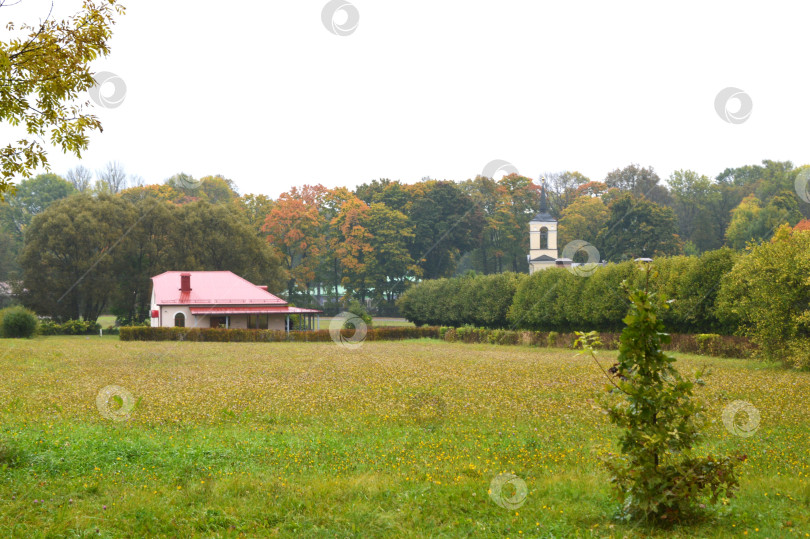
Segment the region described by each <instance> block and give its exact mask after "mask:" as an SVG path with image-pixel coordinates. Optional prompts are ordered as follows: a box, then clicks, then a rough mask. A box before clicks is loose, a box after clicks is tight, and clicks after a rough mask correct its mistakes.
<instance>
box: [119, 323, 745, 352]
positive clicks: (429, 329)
mask: <svg viewBox="0 0 810 539" xmlns="http://www.w3.org/2000/svg"><path fill="white" fill-rule="evenodd" d="M342 333H343V335H345V336H346V337H351V336H352V335H353V334H354V331H353V330H350V329H349V330H342ZM619 336H620V334H619V333H603V334H601V339H602V344H603V345H604V348H605V349H607V350H615V349H617V348H618V346H619ZM119 338H120V339H121V340H122V341H193V342H329V341H331V340H332V337H331V335H330V334H329V331H328V330H319V331H291V332H290V333H286V332H284V331H274V330H262V329H259V330H257V329H224V328H152V327H144V326H123V327H121V328H120V335H119ZM421 338H430V339H441V340H444V341H446V342H463V343H484V344H499V345H524V346H542V347H556V348H573V346H574V341H575V340H576V335H575V334H573V333H557V332H555V331H549V332H543V331H511V330H506V329H486V328H476V327H471V326H464V327H459V328H452V327H435V326H423V327H415V328H403V327H392V328H377V329H369V330H368V333H367V334H366V339H365V340H368V341H399V340H403V339H421ZM666 349H667V350H671V351H676V352H683V353H688V354H703V355H708V356H717V357H735V358H747V357H750V356H751V355H752V353H753V350H754V347H753V345H752V344H751V343H750V342H749V341H748V339H746V338H744V337H729V336H725V335H715V334H705V335H672V342H671V343H670V345H669V346H668V347H667V348H666Z"/></svg>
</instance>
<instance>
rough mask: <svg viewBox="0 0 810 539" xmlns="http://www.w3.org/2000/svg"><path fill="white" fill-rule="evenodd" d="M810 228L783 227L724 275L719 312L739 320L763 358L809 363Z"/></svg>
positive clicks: (733, 321)
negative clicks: (800, 229)
mask: <svg viewBox="0 0 810 539" xmlns="http://www.w3.org/2000/svg"><path fill="white" fill-rule="evenodd" d="M808 275H810V232H807V231H796V232H791V229H790V227H788V226H787V225H785V226H782V227H780V228H779V229H778V230H777V232H776V234H775V235H774V237H773V238H772V239H771V240H770V241H766V242H763V243H761V244H760V245H757V246H755V247H754V248H753V249H752V250H751V252H750V253H748V254H744V255H742V256H740V257H739V258H738V259H737V260H736V263H735V264H734V268H733V269H732V271H731V272H730V273H729V274H728V275H727V277H726V278H724V279H723V281H722V285H721V289H720V292H719V297H718V312H719V314H720V317H721V318H722V319H723V320H724V321H725V322H726V323H728V324H730V325H739V332H740V333H741V334H743V335H747V336H748V337H750V338H751V340H752V341H754V342H755V343H756V344H757V345H758V346H759V349H760V354H761V356H762V357H764V358H765V359H769V360H776V361H783V362H785V363H788V364H792V365H795V366H796V367H808V366H810V359H808V355H807V350H808V349H810V281H808V278H807V276H808Z"/></svg>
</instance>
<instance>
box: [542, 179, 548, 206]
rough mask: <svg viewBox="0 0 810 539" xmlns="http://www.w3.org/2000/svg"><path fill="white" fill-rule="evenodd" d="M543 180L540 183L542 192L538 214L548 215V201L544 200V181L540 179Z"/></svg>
mask: <svg viewBox="0 0 810 539" xmlns="http://www.w3.org/2000/svg"><path fill="white" fill-rule="evenodd" d="M541 179H542V180H543V183H542V186H541V188H542V191H541V192H540V213H548V200H547V199H546V179H545V178H541Z"/></svg>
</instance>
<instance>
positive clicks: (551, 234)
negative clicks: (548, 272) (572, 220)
mask: <svg viewBox="0 0 810 539" xmlns="http://www.w3.org/2000/svg"><path fill="white" fill-rule="evenodd" d="M528 258H529V273H530V274H532V273H534V272H535V271H539V270H544V269H547V268H553V267H554V266H556V265H557V220H556V219H555V218H554V217H552V216H551V214H550V213H548V200H547V199H546V186H545V185H543V191H542V192H541V194H540V211H539V212H538V213H537V215H535V216H534V217H533V218H532V220H531V221H530V222H529V257H528ZM569 264H570V261H569Z"/></svg>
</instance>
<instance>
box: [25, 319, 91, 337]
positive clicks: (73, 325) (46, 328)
mask: <svg viewBox="0 0 810 539" xmlns="http://www.w3.org/2000/svg"><path fill="white" fill-rule="evenodd" d="M99 329H101V324H99V323H98V322H90V321H87V320H68V321H66V322H64V323H62V324H58V323H56V322H54V321H52V320H42V321H41V322H40V326H39V334H40V335H98V330H99Z"/></svg>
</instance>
